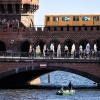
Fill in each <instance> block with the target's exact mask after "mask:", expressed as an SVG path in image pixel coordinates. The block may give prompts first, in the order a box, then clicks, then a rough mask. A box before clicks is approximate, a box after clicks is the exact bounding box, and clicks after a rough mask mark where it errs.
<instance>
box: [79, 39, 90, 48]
mask: <svg viewBox="0 0 100 100" xmlns="http://www.w3.org/2000/svg"><path fill="white" fill-rule="evenodd" d="M88 43H89V44H90V42H89V40H87V39H82V40H80V41H79V42H78V44H79V46H80V45H82V47H83V50H84V49H85V48H86V45H87V44H88Z"/></svg>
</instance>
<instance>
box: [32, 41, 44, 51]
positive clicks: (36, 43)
mask: <svg viewBox="0 0 100 100" xmlns="http://www.w3.org/2000/svg"><path fill="white" fill-rule="evenodd" d="M45 44H46V43H45V41H43V40H38V41H36V42H35V44H34V48H35V49H36V47H37V46H38V45H39V46H40V52H43V48H44V45H45Z"/></svg>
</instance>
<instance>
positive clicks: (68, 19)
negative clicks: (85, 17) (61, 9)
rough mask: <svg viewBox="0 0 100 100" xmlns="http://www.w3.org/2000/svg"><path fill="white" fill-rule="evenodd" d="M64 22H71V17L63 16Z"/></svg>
mask: <svg viewBox="0 0 100 100" xmlns="http://www.w3.org/2000/svg"><path fill="white" fill-rule="evenodd" d="M62 21H70V17H69V16H63V17H62Z"/></svg>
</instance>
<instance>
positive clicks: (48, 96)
mask: <svg viewBox="0 0 100 100" xmlns="http://www.w3.org/2000/svg"><path fill="white" fill-rule="evenodd" d="M49 75H50V83H48V74H46V75H44V76H41V78H40V79H41V84H42V85H61V86H62V85H63V86H66V85H67V84H68V83H69V81H72V83H73V85H74V86H86V87H88V86H94V85H95V84H93V83H94V82H93V81H91V80H88V79H86V78H83V77H81V76H78V75H75V74H72V73H68V72H63V71H55V72H52V73H49ZM57 90H58V89H1V90H0V100H100V90H97V89H76V93H75V94H74V95H63V96H61V95H56V91H57Z"/></svg>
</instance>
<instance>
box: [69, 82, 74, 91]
mask: <svg viewBox="0 0 100 100" xmlns="http://www.w3.org/2000/svg"><path fill="white" fill-rule="evenodd" d="M72 86H73V84H72V83H71V81H70V82H69V84H68V87H69V91H70V90H72Z"/></svg>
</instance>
